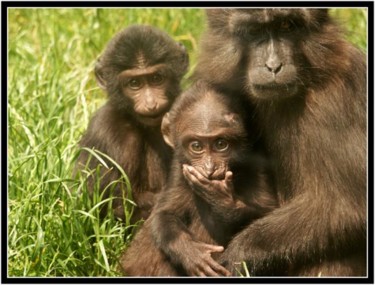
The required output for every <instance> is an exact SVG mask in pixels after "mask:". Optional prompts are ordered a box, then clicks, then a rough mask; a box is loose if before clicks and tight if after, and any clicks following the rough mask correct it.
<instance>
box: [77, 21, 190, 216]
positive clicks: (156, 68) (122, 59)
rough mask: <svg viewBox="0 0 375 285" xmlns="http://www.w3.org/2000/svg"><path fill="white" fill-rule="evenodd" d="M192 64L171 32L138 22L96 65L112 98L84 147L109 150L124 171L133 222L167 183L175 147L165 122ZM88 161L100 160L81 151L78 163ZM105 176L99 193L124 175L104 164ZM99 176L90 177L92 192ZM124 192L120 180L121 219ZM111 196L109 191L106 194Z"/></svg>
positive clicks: (94, 163)
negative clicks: (165, 134) (129, 188)
mask: <svg viewBox="0 0 375 285" xmlns="http://www.w3.org/2000/svg"><path fill="white" fill-rule="evenodd" d="M188 65H189V59H188V54H187V52H186V50H185V48H184V46H183V45H181V44H180V43H177V42H175V41H174V40H173V39H172V38H171V37H170V36H169V35H168V34H167V33H165V32H163V31H161V30H159V29H157V28H155V27H151V26H146V25H133V26H130V27H128V28H126V29H124V30H122V31H120V32H119V33H118V34H116V35H115V37H114V38H113V39H112V40H111V41H110V42H109V43H108V46H107V47H106V49H105V51H104V53H103V54H102V55H101V56H100V58H99V60H98V62H97V64H96V66H95V76H96V79H97V81H98V83H99V85H100V86H101V87H102V88H103V89H104V90H105V91H106V92H107V93H108V99H109V100H108V101H107V103H106V104H105V105H104V106H103V107H101V108H100V109H99V110H98V111H97V112H96V114H95V115H94V117H93V118H92V120H91V121H90V124H89V126H88V129H87V131H86V133H85V135H84V136H83V138H82V140H81V142H80V146H84V147H89V148H92V147H94V148H95V149H97V150H100V151H101V152H104V153H106V154H107V155H109V156H110V157H111V158H113V159H114V160H115V161H116V162H117V163H118V164H119V165H120V166H121V167H122V168H123V169H124V171H125V172H126V174H127V175H128V177H129V180H130V183H131V185H132V191H133V193H132V195H133V199H134V201H135V202H136V204H137V207H136V208H135V211H134V213H133V216H132V220H131V222H132V223H134V222H136V221H137V220H139V219H141V218H143V219H146V218H147V217H148V215H149V214H150V211H151V209H152V207H153V205H154V200H155V197H154V196H155V194H156V193H158V192H160V190H161V189H162V187H163V185H164V184H165V182H166V179H167V172H168V168H169V164H170V160H171V149H170V148H169V147H168V146H167V145H166V144H165V143H164V140H163V138H162V134H161V131H160V125H161V121H162V117H163V115H164V114H165V113H166V112H167V111H168V110H169V108H170V106H171V105H172V103H173V101H174V100H175V98H176V97H177V95H179V93H180V81H181V78H182V76H183V75H184V74H185V72H186V71H187V68H188ZM86 164H88V166H89V168H90V169H94V170H95V169H96V168H97V166H98V165H99V164H100V162H99V161H98V160H96V159H94V158H91V159H90V157H89V153H87V152H83V151H82V152H81V154H80V157H79V159H78V166H79V167H82V165H86ZM109 164H110V163H109ZM110 165H111V164H110ZM100 176H101V180H100V192H103V191H105V189H109V188H110V187H108V185H110V184H111V182H112V181H115V180H118V179H120V178H121V174H120V172H119V171H118V170H117V169H116V168H112V169H106V168H101V169H100ZM94 179H95V178H94V177H90V180H89V186H90V188H89V191H90V192H91V194H92V192H93V188H94V183H96V181H94ZM123 191H124V190H123V189H122V188H121V185H120V184H117V185H116V187H115V189H114V190H113V196H114V197H117V198H116V199H115V200H114V201H113V208H114V214H115V216H117V217H119V218H121V219H125V214H124V209H123V196H124V193H123ZM108 195H109V190H106V193H105V196H104V197H108ZM125 196H127V194H125ZM103 210H105V207H104V208H103Z"/></svg>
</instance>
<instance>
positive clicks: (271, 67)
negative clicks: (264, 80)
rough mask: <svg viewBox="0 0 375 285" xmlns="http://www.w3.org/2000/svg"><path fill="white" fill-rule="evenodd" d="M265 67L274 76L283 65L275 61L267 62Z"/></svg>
mask: <svg viewBox="0 0 375 285" xmlns="http://www.w3.org/2000/svg"><path fill="white" fill-rule="evenodd" d="M266 67H267V69H268V71H270V72H272V73H273V74H275V75H276V74H277V73H279V72H280V70H281V68H282V67H283V64H282V63H281V62H280V61H277V60H269V61H267V62H266Z"/></svg>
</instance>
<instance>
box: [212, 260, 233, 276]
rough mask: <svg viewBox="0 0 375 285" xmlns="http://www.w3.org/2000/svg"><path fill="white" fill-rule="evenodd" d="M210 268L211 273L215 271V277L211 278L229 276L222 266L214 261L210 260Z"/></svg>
mask: <svg viewBox="0 0 375 285" xmlns="http://www.w3.org/2000/svg"><path fill="white" fill-rule="evenodd" d="M210 268H212V270H213V271H215V274H216V275H213V276H230V275H231V273H230V272H229V271H228V270H227V269H226V268H225V267H223V266H222V265H220V264H219V263H217V262H216V261H215V260H213V259H211V260H210Z"/></svg>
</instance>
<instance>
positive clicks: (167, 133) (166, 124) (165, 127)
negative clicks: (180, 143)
mask: <svg viewBox="0 0 375 285" xmlns="http://www.w3.org/2000/svg"><path fill="white" fill-rule="evenodd" d="M169 117H170V115H169V112H168V113H166V114H165V115H164V117H163V120H162V122H161V133H162V134H163V138H164V141H165V142H166V144H167V145H169V146H170V147H172V148H174V144H173V139H172V134H171V121H170V118H169Z"/></svg>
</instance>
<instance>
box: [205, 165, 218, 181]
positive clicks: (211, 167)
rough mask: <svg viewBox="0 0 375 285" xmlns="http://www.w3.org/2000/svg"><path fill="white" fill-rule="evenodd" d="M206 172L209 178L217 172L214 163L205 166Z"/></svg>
mask: <svg viewBox="0 0 375 285" xmlns="http://www.w3.org/2000/svg"><path fill="white" fill-rule="evenodd" d="M204 172H205V173H206V176H207V178H211V176H212V174H214V172H215V167H214V165H213V163H206V164H205V165H204Z"/></svg>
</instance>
